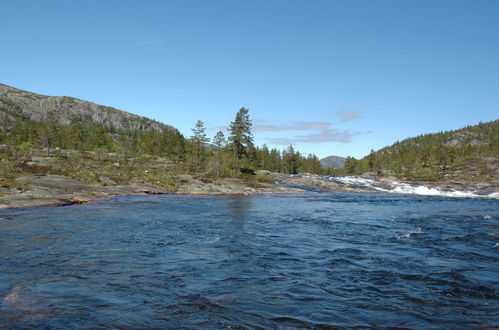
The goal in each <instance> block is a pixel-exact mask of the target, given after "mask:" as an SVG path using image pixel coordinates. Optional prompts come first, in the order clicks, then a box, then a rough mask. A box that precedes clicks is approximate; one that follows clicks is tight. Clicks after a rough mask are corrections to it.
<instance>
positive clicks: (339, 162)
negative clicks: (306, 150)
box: [320, 156, 346, 168]
mask: <svg viewBox="0 0 499 330" xmlns="http://www.w3.org/2000/svg"><path fill="white" fill-rule="evenodd" d="M345 159H346V158H345V157H340V156H327V157H324V158H322V159H321V160H320V162H321V165H322V167H324V168H331V167H334V168H339V167H343V165H344V164H345Z"/></svg>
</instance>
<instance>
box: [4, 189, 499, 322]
mask: <svg viewBox="0 0 499 330" xmlns="http://www.w3.org/2000/svg"><path fill="white" fill-rule="evenodd" d="M498 206H499V201H496V200H470V199H456V198H454V199H447V198H440V197H437V198H435V197H417V196H395V195H364V194H348V193H324V192H321V193H319V192H314V191H310V192H307V193H304V194H299V195H298V194H297V195H285V196H223V197H221V196H217V197H206V196H196V197H192V196H175V195H166V196H148V197H122V198H117V199H114V200H110V201H102V202H98V203H96V204H95V205H78V206H70V207H64V208H27V209H18V210H4V211H0V218H2V220H1V222H0V242H1V244H2V247H1V249H0V266H1V272H0V301H1V305H0V325H1V327H4V328H43V329H46V328H56V329H67V328H174V327H187V328H232V327H249V328H254V327H261V328H275V327H282V328H313V327H322V326H337V327H357V326H358V327H383V326H388V327H390V326H394V327H409V328H428V327H439V328H463V327H464V328H474V327H485V328H487V327H488V328H493V327H495V326H497V325H498V324H497V319H496V318H495V316H494V315H495V313H496V311H497V310H498V309H499V296H498V291H499V282H498V280H497V278H498V276H497V270H498V268H497V264H498V261H499V260H498V251H499V250H498V249H497V242H498V237H499V232H498V228H499V227H498V220H499V212H498V211H497V210H499V208H498Z"/></svg>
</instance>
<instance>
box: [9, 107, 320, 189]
mask: <svg viewBox="0 0 499 330" xmlns="http://www.w3.org/2000/svg"><path fill="white" fill-rule="evenodd" d="M0 123H1V124H0V145H2V146H0V185H4V186H13V185H15V183H14V182H15V181H14V179H15V178H16V177H20V176H26V175H46V174H57V175H65V176H69V177H73V178H75V179H79V180H83V181H84V182H86V183H90V184H100V182H101V179H100V178H101V177H105V178H108V179H110V180H112V181H114V182H116V183H118V184H127V183H134V182H136V183H141V184H148V185H153V186H157V187H160V188H163V189H165V190H168V191H175V190H176V189H178V187H179V185H180V181H179V180H180V179H179V177H181V176H182V175H183V174H189V175H192V176H193V177H194V178H196V179H198V180H201V181H203V182H212V181H213V180H215V179H217V178H237V179H240V180H242V181H243V182H245V183H246V184H247V185H248V186H250V187H257V186H258V185H259V184H260V183H263V182H268V181H269V179H268V178H267V177H266V176H264V175H261V174H259V175H257V174H255V173H257V171H258V170H268V171H274V172H283V173H297V172H311V173H320V172H321V171H322V168H321V165H320V162H319V159H318V158H317V157H316V156H313V155H311V156H308V157H303V156H302V155H301V154H300V153H299V152H297V151H295V150H294V149H293V147H292V146H290V147H289V148H287V149H285V150H283V151H282V152H281V151H279V150H277V149H272V150H269V149H268V148H267V146H265V145H264V146H263V147H261V148H259V147H256V146H254V144H253V136H252V134H251V120H250V118H249V114H248V109H246V108H241V109H240V110H239V111H238V112H237V114H236V117H235V120H234V121H233V122H232V123H231V125H230V129H229V132H228V133H229V135H228V141H227V140H226V138H225V136H224V134H223V132H218V133H217V134H216V135H215V137H214V138H213V142H214V144H213V145H210V144H208V142H209V141H210V139H209V138H208V137H207V135H206V129H205V127H204V124H203V122H202V121H201V120H199V121H197V122H196V124H195V127H194V128H193V130H192V131H193V135H192V136H191V137H190V138H189V139H186V138H185V137H184V136H182V135H181V134H180V133H179V132H178V131H176V130H172V129H169V128H165V129H163V130H161V131H157V130H140V129H135V130H118V129H115V128H113V127H108V126H105V125H104V124H100V123H95V122H92V121H89V120H85V119H84V118H81V117H78V116H75V117H72V118H71V123H70V124H69V125H61V124H59V123H58V121H57V118H56V115H55V111H48V112H47V114H46V116H45V117H44V118H43V120H42V121H33V120H28V119H26V118H24V117H21V118H20V117H13V116H9V114H5V113H1V112H0Z"/></svg>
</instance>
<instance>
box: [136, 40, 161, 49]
mask: <svg viewBox="0 0 499 330" xmlns="http://www.w3.org/2000/svg"><path fill="white" fill-rule="evenodd" d="M162 43H163V40H160V39H157V40H141V41H138V42H136V43H134V44H133V45H134V46H136V47H149V46H156V45H161V44H162Z"/></svg>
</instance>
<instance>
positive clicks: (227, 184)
mask: <svg viewBox="0 0 499 330" xmlns="http://www.w3.org/2000/svg"><path fill="white" fill-rule="evenodd" d="M259 175H260V176H265V177H267V178H268V180H267V181H268V182H267V183H265V182H256V181H255V182H251V183H249V182H248V181H247V180H246V181H245V180H242V179H240V178H217V179H212V180H208V181H206V180H200V179H199V178H196V177H194V176H193V175H189V174H181V175H177V176H176V177H175V180H176V181H178V182H179V185H178V187H176V188H177V189H175V190H174V191H172V190H166V189H162V188H160V187H157V186H154V185H147V184H139V183H129V184H117V183H116V182H114V181H113V180H111V179H109V178H106V177H100V182H99V184H88V183H84V182H83V181H80V180H76V179H74V178H70V177H67V176H62V175H43V176H23V177H19V178H17V179H15V183H16V185H15V187H9V188H7V187H0V209H6V208H19V207H31V206H65V205H71V204H86V203H91V202H93V201H96V200H102V199H110V198H114V197H117V196H129V195H147V194H185V195H255V194H275V193H298V192H303V191H304V189H307V188H313V189H321V190H327V191H338V192H350V193H382V192H385V193H386V192H389V193H400V194H414V195H433V196H450V197H492V198H498V196H499V184H498V183H495V182H492V183H491V182H420V181H418V182H400V181H399V180H398V179H396V178H366V177H324V176H317V175H308V174H300V175H288V174H279V173H270V172H264V173H260V174H259Z"/></svg>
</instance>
